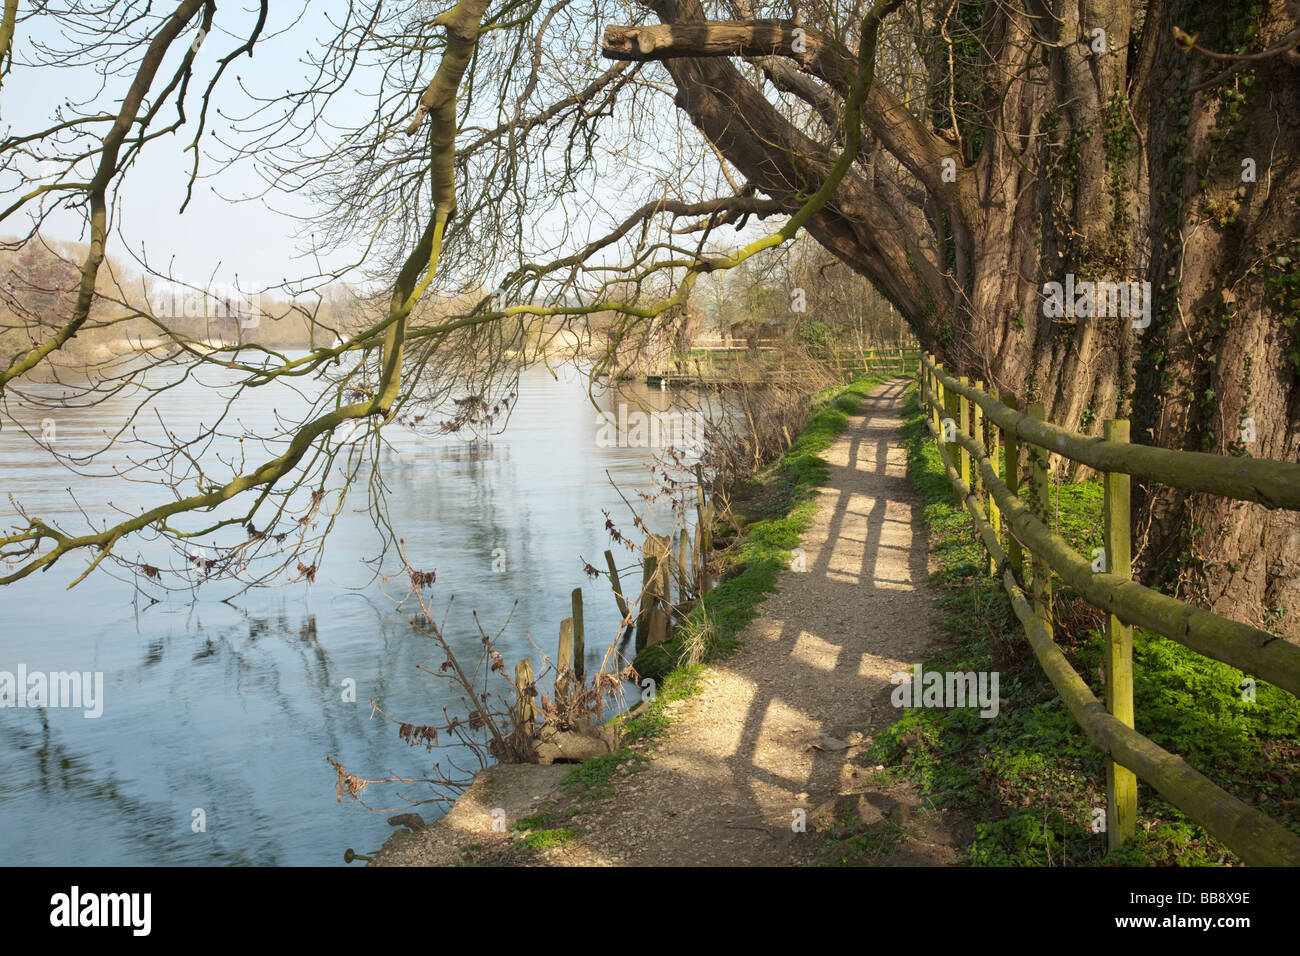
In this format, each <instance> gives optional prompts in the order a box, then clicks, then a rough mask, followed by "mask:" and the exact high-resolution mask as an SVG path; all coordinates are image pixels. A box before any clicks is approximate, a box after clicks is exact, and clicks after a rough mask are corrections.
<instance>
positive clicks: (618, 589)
mask: <svg viewBox="0 0 1300 956" xmlns="http://www.w3.org/2000/svg"><path fill="white" fill-rule="evenodd" d="M605 563H606V564H607V565H609V583H610V586H611V587H612V588H613V589H614V600H615V602H617V604H618V613H620V614H622V615H623V620H625V621H626V620H627V613H628V608H627V598H625V597H623V584H622V582H620V581H619V579H618V566H617V565H616V564H614V552H613V551H606V552H605Z"/></svg>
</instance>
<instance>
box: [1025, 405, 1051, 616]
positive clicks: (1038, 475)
mask: <svg viewBox="0 0 1300 956" xmlns="http://www.w3.org/2000/svg"><path fill="white" fill-rule="evenodd" d="M1027 413H1028V415H1029V417H1030V418H1032V419H1034V420H1035V421H1039V422H1041V421H1042V420H1043V418H1044V415H1045V411H1044V409H1043V406H1042V404H1041V403H1039V402H1035V403H1034V404H1032V405H1030V406H1029V408H1028V411H1027ZM1047 465H1048V452H1047V450H1046V449H1045V448H1039V447H1038V446H1037V445H1030V446H1029V471H1030V476H1029V492H1030V494H1029V500H1030V510H1032V511H1033V513H1034V516H1035V517H1036V518H1037V519H1038V520H1039V521H1041V522H1042V523H1043V524H1045V525H1047V526H1048V527H1049V528H1050V527H1051V520H1050V518H1049V511H1050V509H1051V501H1052V498H1051V481H1050V479H1049V477H1048V467H1047ZM1032 557H1033V578H1032V581H1031V586H1032V589H1033V593H1034V613H1035V614H1036V615H1037V616H1038V619H1039V620H1041V621H1042V622H1043V625H1044V626H1045V627H1046V628H1047V632H1048V633H1049V634H1050V633H1052V568H1051V566H1050V565H1049V564H1048V563H1047V559H1046V558H1045V557H1043V556H1041V555H1039V554H1033V555H1032Z"/></svg>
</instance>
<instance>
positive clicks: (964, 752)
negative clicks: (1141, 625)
mask: <svg viewBox="0 0 1300 956" xmlns="http://www.w3.org/2000/svg"><path fill="white" fill-rule="evenodd" d="M905 414H906V416H907V421H906V424H905V426H904V440H905V443H906V446H907V453H908V467H909V473H910V475H911V480H912V483H913V485H914V487H915V488H916V491H917V493H918V495H919V496H920V499H921V503H922V505H923V508H924V518H923V520H924V523H925V525H926V526H927V528H928V530H929V533H930V538H931V552H932V553H933V555H934V556H935V558H936V559H937V560H938V563H939V570H938V572H937V578H938V580H939V582H940V583H941V584H942V585H943V586H944V589H945V594H944V597H943V598H942V599H941V601H940V605H941V608H942V611H943V614H944V630H945V632H946V635H947V638H948V641H947V643H946V646H945V648H944V649H943V650H942V651H941V652H940V653H939V654H937V655H936V656H935V657H934V658H933V659H932V660H929V661H927V662H925V663H924V665H923V666H924V668H925V669H926V670H927V671H928V670H936V671H955V670H966V671H969V670H976V671H981V670H983V671H998V672H999V674H1000V687H999V691H1000V696H1001V697H1002V698H1004V702H1003V704H1002V707H1001V709H1000V711H999V714H998V716H997V717H995V718H992V719H984V718H981V717H979V716H978V712H977V711H976V710H974V709H954V710H941V709H912V710H908V711H906V712H905V714H904V716H903V718H902V719H901V720H899V721H898V722H897V723H896V724H894V725H893V726H892V727H890V728H888V729H887V730H885V731H883V732H882V733H881V734H879V735H877V737H876V740H875V742H874V744H873V747H872V749H871V751H870V752H869V753H867V754H866V755H865V761H866V762H868V763H870V764H884V765H886V767H888V768H889V772H890V773H891V774H893V775H896V776H899V777H906V778H909V779H911V780H912V781H913V782H914V783H916V784H917V785H918V787H919V788H920V789H921V790H922V791H923V792H924V793H927V794H929V798H928V799H929V802H930V803H931V804H933V805H935V806H948V807H953V808H961V809H962V810H963V811H964V812H966V813H967V814H968V815H969V816H970V817H971V818H972V819H974V820H977V821H981V822H978V823H977V824H976V828H975V829H976V833H975V838H974V841H973V843H972V844H971V846H970V847H969V849H968V850H967V852H966V857H967V859H968V861H969V862H970V863H971V864H974V865H988V866H998V865H1006V866H1044V865H1138V866H1153V865H1179V866H1204V865H1224V864H1236V863H1237V862H1238V861H1237V859H1236V857H1234V856H1233V854H1232V853H1231V852H1230V851H1229V850H1227V849H1226V848H1225V847H1223V846H1222V845H1221V844H1219V843H1217V842H1216V841H1215V840H1213V839H1212V838H1211V837H1210V836H1209V835H1208V834H1207V833H1206V832H1205V831H1204V830H1203V829H1202V828H1201V827H1200V826H1198V825H1197V824H1195V823H1193V822H1192V821H1191V820H1189V819H1188V818H1187V817H1186V816H1185V815H1184V814H1182V813H1181V812H1180V811H1179V810H1178V809H1177V808H1176V807H1174V806H1172V805H1171V804H1169V803H1168V802H1166V801H1165V800H1164V799H1163V798H1161V797H1160V795H1159V794H1158V793H1156V792H1155V791H1154V790H1152V789H1151V788H1150V787H1148V786H1147V785H1145V784H1143V783H1141V782H1139V790H1138V833H1137V837H1136V839H1134V840H1133V841H1131V842H1130V843H1129V844H1128V845H1126V846H1125V847H1124V848H1122V849H1121V850H1117V851H1115V852H1108V851H1107V848H1106V836H1105V834H1104V833H1099V832H1094V827H1095V826H1096V821H1097V820H1098V811H1099V810H1102V811H1103V812H1104V808H1105V805H1106V796H1105V793H1106V791H1105V785H1106V765H1105V761H1104V759H1103V756H1102V755H1101V754H1100V753H1099V752H1097V751H1096V750H1094V749H1093V748H1092V746H1091V745H1090V744H1089V743H1088V740H1087V738H1086V737H1085V736H1084V735H1083V732H1082V731H1081V730H1079V728H1078V727H1077V725H1076V724H1075V723H1074V720H1073V718H1072V717H1071V716H1070V714H1069V712H1068V711H1067V710H1066V709H1065V705H1064V704H1063V703H1062V702H1061V700H1060V698H1059V697H1057V696H1056V693H1055V690H1054V689H1053V688H1052V686H1051V683H1050V682H1049V681H1048V680H1047V678H1046V677H1045V676H1044V675H1043V673H1042V671H1041V670H1040V669H1039V667H1038V664H1037V661H1036V660H1035V658H1034V656H1033V654H1032V652H1031V651H1030V650H1029V646H1028V643H1027V641H1026V639H1025V638H1024V635H1023V633H1022V632H1021V630H1020V625H1019V623H1018V622H1017V621H1016V618H1015V615H1014V614H1013V613H1012V610H1011V607H1010V602H1009V601H1008V599H1007V597H1006V594H1005V592H1004V591H1003V590H1002V588H1001V586H1000V584H999V583H997V582H996V581H995V580H994V579H993V578H992V577H990V576H989V575H988V574H987V573H986V568H987V556H986V554H985V552H984V550H983V547H982V546H981V545H980V544H979V543H978V541H977V539H976V535H975V531H974V527H973V525H972V524H971V522H970V518H969V516H968V515H967V513H966V512H965V510H964V509H962V508H961V506H960V505H957V504H955V503H954V499H953V494H952V488H951V485H950V484H949V483H948V478H947V476H946V474H945V473H944V470H943V465H942V461H941V459H940V456H939V451H938V448H937V447H936V446H935V443H934V442H933V441H931V440H930V439H929V436H928V433H927V432H926V430H925V424H924V421H923V419H922V418H921V416H920V413H919V410H918V407H917V403H916V397H915V394H914V393H913V395H912V396H911V397H910V398H909V401H908V404H907V407H906V412H905ZM1054 498H1055V499H1056V507H1055V509H1054V514H1053V521H1054V525H1055V530H1056V531H1057V532H1058V533H1059V534H1061V535H1062V536H1063V537H1065V538H1066V539H1067V540H1068V541H1069V542H1070V544H1071V546H1072V547H1073V548H1074V549H1075V550H1076V551H1078V552H1080V553H1081V554H1084V555H1087V554H1091V553H1092V549H1093V548H1095V547H1100V545H1101V539H1100V536H1101V487H1100V484H1099V483H1097V482H1084V483H1080V484H1075V485H1064V486H1059V487H1058V488H1057V491H1056V494H1054ZM1056 585H1057V588H1058V589H1057V592H1056V597H1055V601H1054V607H1055V613H1054V619H1055V620H1056V622H1057V624H1056V639H1057V643H1058V644H1059V645H1060V646H1061V648H1062V650H1063V651H1064V652H1065V653H1066V655H1067V657H1068V658H1069V659H1070V662H1071V664H1072V665H1073V666H1074V668H1075V670H1076V671H1078V672H1079V674H1080V675H1082V676H1083V678H1084V679H1085V680H1086V681H1087V682H1088V684H1089V686H1090V687H1091V688H1092V691H1093V693H1094V694H1096V695H1097V696H1098V697H1099V698H1103V699H1104V687H1103V685H1102V682H1101V673H1100V667H1101V663H1102V660H1103V654H1104V650H1105V638H1104V635H1103V633H1102V631H1101V628H1102V626H1103V624H1104V619H1103V617H1102V615H1101V612H1099V611H1096V610H1095V609H1092V608H1091V607H1090V606H1088V605H1086V604H1085V603H1084V602H1083V601H1082V600H1081V599H1079V598H1078V597H1077V596H1075V595H1073V594H1072V593H1071V592H1070V590H1069V589H1068V588H1065V587H1062V586H1061V585H1060V582H1059V581H1057V582H1056ZM1133 669H1134V705H1135V710H1136V714H1137V719H1136V724H1137V730H1138V731H1139V732H1140V733H1142V734H1145V735H1146V736H1147V737H1149V738H1150V739H1151V740H1153V741H1154V742H1155V743H1157V744H1159V745H1160V746H1162V747H1164V748H1166V749H1167V750H1170V751H1172V752H1174V753H1178V754H1180V755H1181V756H1182V757H1183V758H1184V759H1186V760H1187V762H1188V763H1189V764H1191V765H1192V766H1193V767H1195V768H1196V769H1197V770H1199V771H1200V772H1202V773H1204V774H1205V775H1206V776H1208V777H1209V778H1210V779H1211V780H1213V781H1215V782H1216V783H1217V784H1219V785H1220V786H1222V787H1223V788H1224V789H1226V790H1228V791H1229V792H1231V793H1233V794H1235V795H1236V796H1237V797H1239V798H1240V799H1242V800H1244V801H1246V802H1247V803H1250V804H1253V805H1255V806H1257V807H1259V809H1260V810H1262V811H1263V812H1265V813H1267V814H1269V815H1270V816H1272V817H1274V818H1275V819H1277V820H1279V821H1281V822H1282V823H1284V824H1285V825H1287V826H1288V827H1290V828H1291V829H1292V830H1293V831H1295V832H1297V833H1300V702H1297V701H1296V700H1295V699H1294V698H1293V697H1291V696H1290V695H1289V694H1287V693H1286V692H1284V691H1281V690H1278V689H1277V688H1275V687H1272V686H1271V685H1267V684H1264V683H1258V684H1256V685H1255V687H1254V700H1250V699H1248V698H1249V695H1248V694H1244V693H1243V679H1244V675H1243V674H1242V672H1241V671H1239V670H1237V669H1236V668H1233V667H1229V666H1228V665H1226V664H1221V663H1219V662H1217V661H1212V660H1209V659H1207V658H1204V657H1201V656H1200V655H1198V654H1196V653H1194V652H1192V651H1190V650H1188V649H1186V648H1184V647H1183V646H1182V645H1180V644H1177V643H1175V642H1173V641H1169V640H1166V639H1165V638H1162V637H1160V636H1158V635H1155V634H1151V633H1148V632H1146V631H1143V630H1141V629H1137V630H1136V631H1135V633H1134V650H1133Z"/></svg>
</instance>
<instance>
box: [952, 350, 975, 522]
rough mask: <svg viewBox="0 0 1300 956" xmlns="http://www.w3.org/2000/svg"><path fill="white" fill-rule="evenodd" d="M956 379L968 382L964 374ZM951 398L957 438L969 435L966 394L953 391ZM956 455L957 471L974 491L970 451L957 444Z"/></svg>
mask: <svg viewBox="0 0 1300 956" xmlns="http://www.w3.org/2000/svg"><path fill="white" fill-rule="evenodd" d="M957 381H959V382H961V383H962V384H963V385H969V384H970V379H969V378H967V377H966V376H965V375H962V376H961V377H960V378H958V379H957ZM953 398H955V399H956V400H957V414H956V415H954V416H953V417H954V418H955V419H956V420H957V435H958V438H960V437H961V436H963V435H971V434H972V432H971V427H970V405H971V403H970V401H969V400H967V398H966V396H965V395H962V394H961V393H960V392H953ZM957 455H958V460H959V466H958V469H957V473H958V474H959V475H961V480H962V481H963V482H965V484H966V488H967V489H968V490H970V491H974V490H975V489H974V488H973V487H972V486H971V478H970V452H968V451H967V450H966V448H965V446H964V445H958V446H957ZM958 504H963V502H961V501H958Z"/></svg>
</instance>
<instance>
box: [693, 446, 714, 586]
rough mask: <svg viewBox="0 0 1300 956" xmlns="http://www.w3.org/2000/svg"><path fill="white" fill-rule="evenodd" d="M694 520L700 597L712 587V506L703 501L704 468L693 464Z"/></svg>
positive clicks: (697, 463) (698, 464)
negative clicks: (697, 536) (697, 534)
mask: <svg viewBox="0 0 1300 956" xmlns="http://www.w3.org/2000/svg"><path fill="white" fill-rule="evenodd" d="M695 518H696V520H697V521H698V522H699V529H700V542H699V544H698V545H697V547H696V550H697V551H699V556H700V596H701V597H703V596H704V595H705V594H707V593H708V592H709V590H710V589H711V588H712V587H713V581H712V580H711V575H710V574H709V559H710V558H711V557H712V555H713V505H712V504H711V503H706V502H705V500H704V466H703V465H701V464H700V463H699V462H696V463H695Z"/></svg>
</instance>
